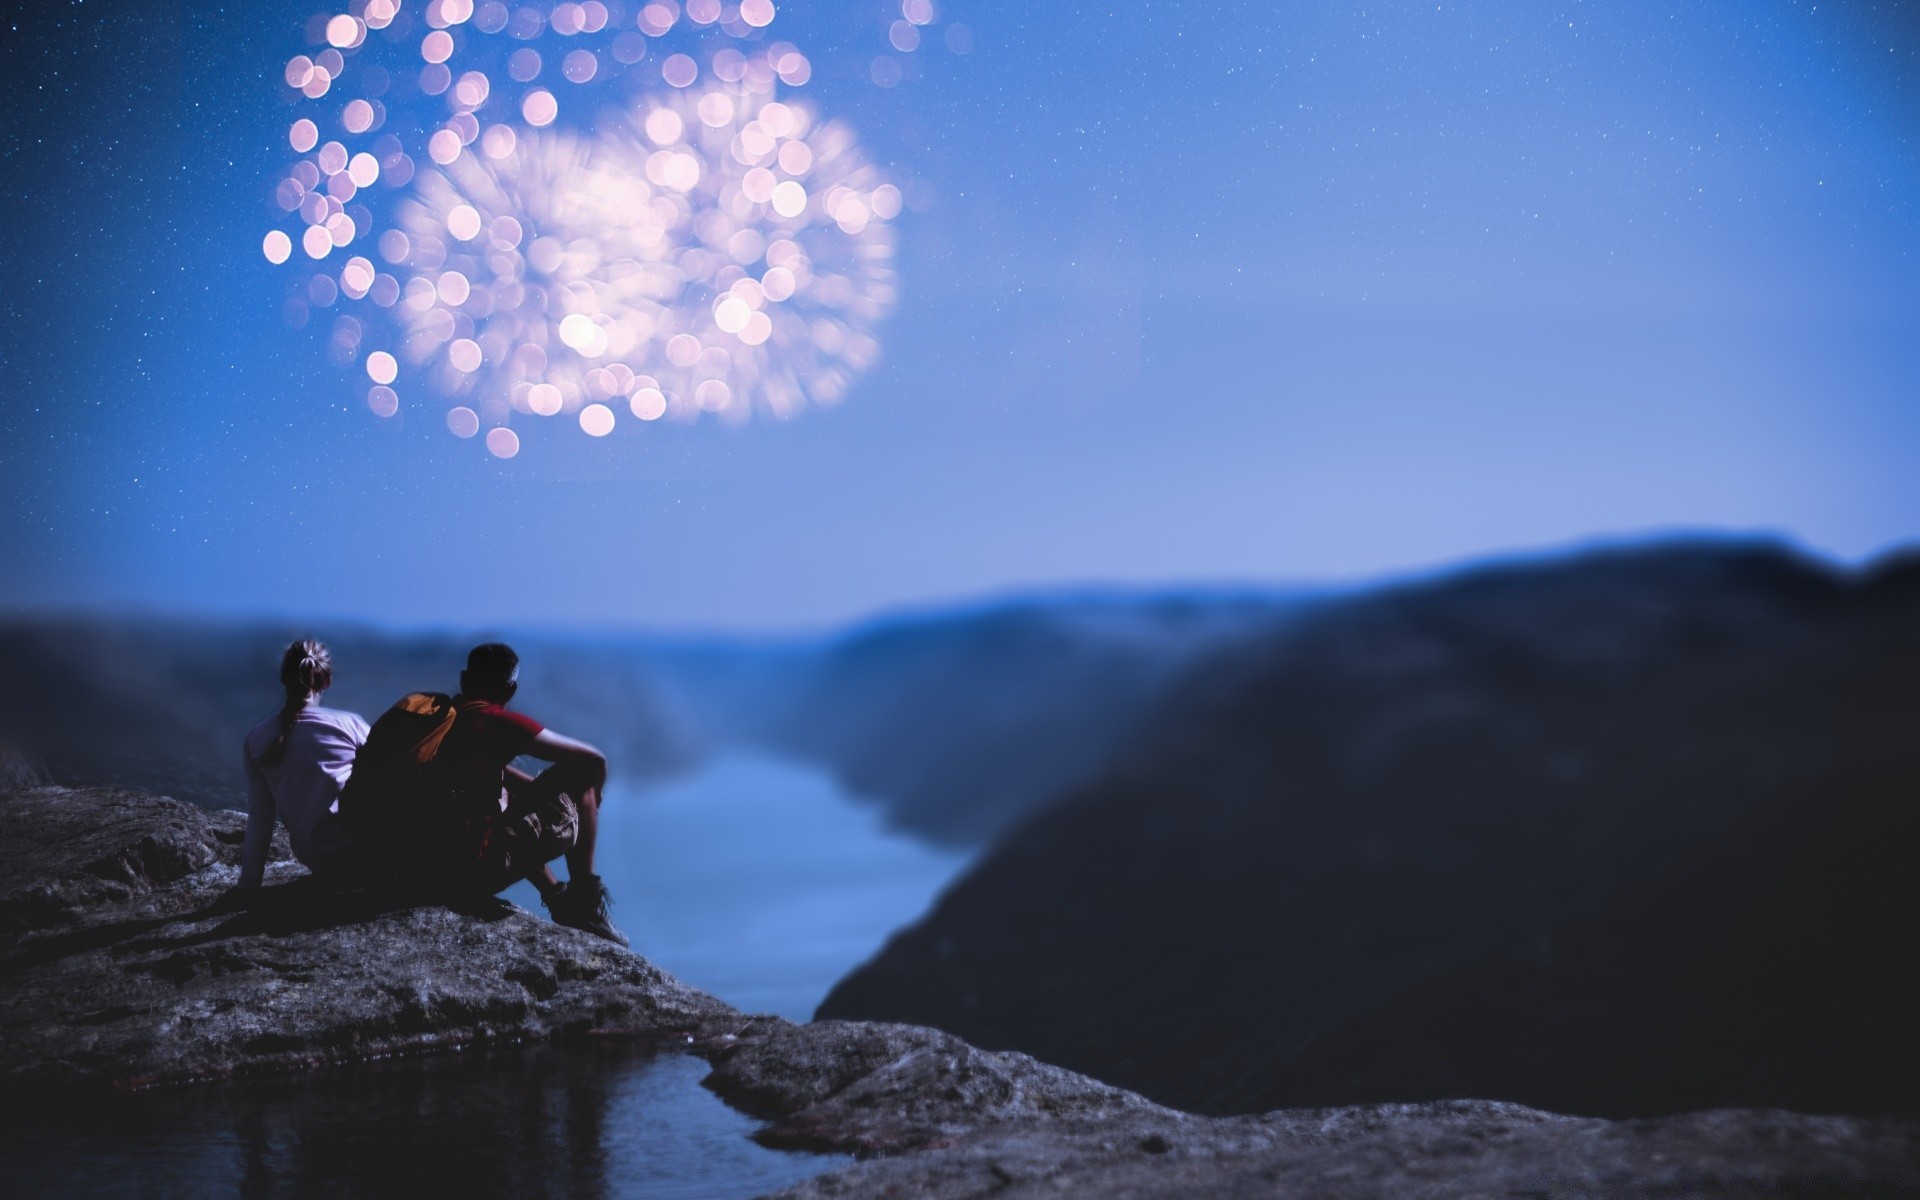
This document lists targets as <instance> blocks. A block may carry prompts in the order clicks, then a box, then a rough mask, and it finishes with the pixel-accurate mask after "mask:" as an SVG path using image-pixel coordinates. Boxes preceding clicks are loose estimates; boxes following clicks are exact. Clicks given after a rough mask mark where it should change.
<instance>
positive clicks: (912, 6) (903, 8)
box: [900, 0, 933, 25]
mask: <svg viewBox="0 0 1920 1200" xmlns="http://www.w3.org/2000/svg"><path fill="white" fill-rule="evenodd" d="M900 15H901V16H902V17H905V18H906V19H907V20H908V21H911V22H912V23H913V24H915V25H931V24H933V0H900Z"/></svg>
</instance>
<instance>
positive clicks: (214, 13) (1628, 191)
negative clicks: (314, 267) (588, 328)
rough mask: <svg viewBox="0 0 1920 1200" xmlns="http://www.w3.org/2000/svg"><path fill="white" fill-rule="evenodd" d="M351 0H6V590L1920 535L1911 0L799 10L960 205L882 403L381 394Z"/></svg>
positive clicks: (778, 595) (1157, 564)
mask: <svg viewBox="0 0 1920 1200" xmlns="http://www.w3.org/2000/svg"><path fill="white" fill-rule="evenodd" d="M310 11H311V6H310V5H308V4H285V3H280V2H279V0H272V2H264V0H251V2H249V3H246V4H237V3H228V4H191V5H155V4H142V3H133V2H130V0H113V2H106V0H87V2H86V3H73V4H69V3H67V2H66V0H32V2H31V3H26V4H20V3H11V4H8V6H7V14H8V15H7V16H6V18H5V19H4V21H0V37H3V38H4V40H3V41H0V78H4V81H5V82H4V84H0V86H3V87H4V89H5V109H4V112H0V118H3V119H0V153H4V156H5V161H4V171H3V172H0V174H3V175H4V179H0V192H4V194H5V200H4V206H5V207H4V212H5V216H4V220H3V221H0V278H4V279H5V280H6V281H7V282H6V287H5V289H4V296H0V369H3V370H4V374H5V379H6V384H7V386H6V392H5V398H4V400H0V501H4V503H5V504H6V508H7V513H8V516H9V519H8V521H7V522H6V524H5V527H4V532H0V560H3V561H4V562H5V563H6V564H7V566H6V569H5V571H4V572H0V606H6V607H20V606H30V607H43V606H54V607H64V606H69V605H86V606H90V607H93V606H109V605H117V604H123V603H131V604H138V605H141V606H143V607H149V608H163V609H173V610H194V611H202V610H211V611H218V612H283V613H302V614H317V615H338V616H353V617H361V618H367V619H373V620H378V621H386V622H400V623H406V624H417V623H438V622H442V621H448V622H457V623H463V624H474V623H478V624H492V623H508V622H512V623H524V622H538V623H543V624H579V623H588V622H604V621H614V622H619V623H621V624H644V625H649V626H661V627H674V626H698V627H702V628H764V627H781V626H792V625H803V624H813V623H818V622H823V621H832V620H838V619H843V618H847V617H851V616H854V615H857V614H860V613H864V612H867V611H870V610H873V609H876V608H880V607H886V606H891V605H896V604H900V603H906V602H919V601H925V600H929V599H935V598H940V597H945V596H956V595H962V594H971V593H978V592H983V591H997V590H1004V589H1007V588H1011V587H1023V586H1032V585H1049V584H1056V583H1064V582H1079V581H1106V582H1122V583H1126V582H1158V581H1172V580H1213V579H1231V580H1237V581H1244V580H1269V579H1270V580H1276V581H1292V580H1318V579H1331V578H1352V577H1357V576H1368V575H1374V574H1380V573H1385V572H1398V571H1405V570H1409V569H1418V568H1421V567H1423V566H1428V565H1434V564H1439V563H1444V562H1449V561H1455V560H1459V559H1462V558H1470V557H1478V556H1483V555H1487V554H1490V553H1497V552H1501V551H1505V550H1510V549H1522V548H1533V547H1540V546H1547V545H1553V544H1559V543H1564V542H1568V541H1575V540H1581V539H1586V538H1590V537H1595V536H1618V535H1631V534H1636V533H1639V532H1644V531H1651V530H1662V529H1671V528H1677V527H1684V528H1696V529H1697V528H1707V529H1733V530H1742V531H1749V530H1764V531H1775V532H1779V533H1782V534H1785V535H1786V536H1789V537H1792V538H1794V539H1797V540H1799V541H1801V542H1803V543H1805V544H1807V545H1810V546H1812V547H1815V548H1818V549H1821V550H1824V551H1827V552H1830V553H1833V554H1837V555H1841V556H1845V557H1859V556H1864V555H1868V554H1871V553H1874V552H1876V551H1878V550H1880V549H1883V548H1885V547H1888V546H1890V545H1893V544H1897V543H1900V542H1903V541H1906V540H1908V539H1910V538H1913V537H1914V536H1915V535H1916V534H1917V533H1920V471H1916V470H1915V463H1916V457H1917V456H1916V451H1920V304H1917V303H1916V301H1915V296H1916V295H1920V253H1917V252H1920V207H1916V205H1917V204H1920V187H1917V186H1916V185H1917V184H1920V146H1917V145H1916V134H1920V90H1917V85H1920V60H1917V59H1916V50H1920V30H1916V25H1915V21H1914V19H1913V17H1912V15H1911V13H1903V11H1902V7H1901V6H1900V5H1897V4H1890V3H1881V4H1864V3H1844V2H1842V3H1821V4H1819V5H1817V6H1816V5H1813V4H1808V3H1784V2H1778V0H1675V2H1674V3H1669V4H1649V3H1639V2H1634V0H1625V2H1616V3H1607V4H1598V3H1591V4H1589V3H1555V4H1548V3H1541V2H1539V0H1487V2H1481V3H1474V4H1464V5H1458V6H1456V5H1454V4H1451V3H1444V4H1434V3H1431V2H1429V3H1367V4H1351V3H1328V2H1312V3H1305V2H1303V3H1270V2H1263V3H1221V4H1213V5H1205V6H1201V5H1186V4H1181V5H1175V4H1155V5H1150V6H1149V5H1146V4H1131V5H1128V4H1113V5H1091V4H1079V3H1052V4H1044V5H1035V4H1020V5H1015V4H998V3H994V4H989V3H985V2H984V0H952V2H951V3H950V4H948V5H947V6H946V7H945V9H944V10H943V16H944V17H946V18H949V19H952V20H958V21H963V22H965V23H966V24H967V25H968V26H970V27H971V29H972V30H973V32H974V35H975V44H976V48H975V50H974V52H973V53H972V54H971V55H969V56H966V57H960V56H956V55H954V54H952V53H950V52H948V51H947V50H946V49H945V48H944V47H943V46H942V45H941V44H940V42H939V39H938V38H933V39H929V40H930V43H931V45H930V46H929V48H926V49H923V50H922V51H920V52H919V53H918V54H917V55H916V56H915V63H914V66H915V67H916V68H917V69H918V72H919V76H920V77H919V78H917V79H909V80H908V81H907V82H905V83H903V84H902V85H901V86H900V87H898V88H894V89H891V90H888V89H882V88H879V87H877V86H875V85H874V84H873V83H872V81H871V80H870V78H869V77H868V65H869V63H870V60H871V59H872V57H873V56H874V55H875V54H878V53H880V52H882V51H884V50H885V49H886V45H885V38H886V26H887V22H888V20H889V19H890V18H891V16H893V15H895V14H894V12H893V11H892V10H891V8H890V6H888V5H887V4H885V3H881V2H878V0H876V2H875V3H866V2H865V0H835V2H833V3H826V2H824V0H813V2H806V3H803V2H797V0H796V2H794V3H788V4H785V5H782V6H781V15H780V23H779V25H778V26H777V27H776V28H777V30H778V31H779V32H781V33H782V34H783V36H786V37H788V38H790V39H791V40H793V41H795V42H797V43H799V44H800V45H801V47H802V48H803V49H805V50H807V51H808V52H809V53H810V54H811V55H812V56H813V58H814V62H815V65H816V75H815V79H814V82H813V83H812V84H811V85H809V87H808V89H807V90H808V91H809V92H811V93H812V95H813V98H814V101H815V102H816V103H817V104H818V105H819V107H820V108H821V109H823V110H824V111H825V112H826V113H828V114H830V115H836V116H840V117H843V118H846V119H848V120H849V121H851V122H852V123H853V124H854V125H855V126H856V127H857V128H858V129H859V131H860V134H861V136H862V138H863V140H864V142H865V144H866V147H867V150H868V152H869V154H870V155H872V156H873V157H874V158H875V159H877V160H878V161H879V162H881V163H883V164H885V165H886V166H887V167H888V169H889V170H890V171H892V172H893V173H894V174H895V175H896V176H897V177H899V178H902V179H908V180H913V181H917V183H918V184H919V185H921V186H922V187H923V188H924V190H925V192H926V193H927V194H928V195H930V196H931V198H932V202H931V204H930V206H929V207H927V208H926V209H925V211H921V212H915V213H910V214H908V215H907V216H906V217H905V218H903V220H902V221H901V223H900V229H901V259H900V269H901V285H902V287H901V302H900V305H899V307H898V309H897V311H896V313H895V314H894V316H893V317H892V318H891V319H890V321H889V322H888V324H887V325H886V326H885V327H884V329H883V331H882V342H883V345H884V359H883V361H882V363H881V365H880V366H879V367H878V368H877V369H876V370H875V371H874V372H873V373H871V374H870V375H869V376H867V377H866V378H865V379H864V380H863V381H862V382H861V383H860V384H859V385H858V386H857V388H856V390H855V391H854V393H853V395H852V396H851V398H850V399H849V400H848V401H847V402H846V403H844V404H843V405H841V406H840V407H839V408H837V409H835V410H833V411H830V412H813V413H810V414H808V415H806V416H805V417H803V418H801V419H799V420H797V421H794V422H792V423H789V424H785V425H778V424H774V423H772V422H765V421H763V422H758V423H755V424H753V425H751V426H749V427H747V428H745V429H740V430H734V429H724V428H721V427H719V426H718V425H716V424H712V423H708V424H705V425H700V426H692V427H669V426H665V425H657V426H647V427H639V426H637V425H636V424H634V423H631V422H630V423H629V424H628V425H627V426H623V427H622V428H621V429H619V430H617V431H616V435H615V436H613V437H610V438H607V439H605V440H604V441H589V440H588V439H586V438H584V437H580V436H577V435H576V436H566V437H548V438H529V439H528V441H527V444H526V448H525V449H524V450H523V452H522V453H521V455H520V456H519V457H518V458H516V459H513V460H511V461H508V462H500V461H496V460H493V459H491V458H489V457H487V456H486V455H485V454H484V453H483V452H482V451H481V449H480V447H479V446H478V445H477V444H475V443H473V442H462V441H457V440H455V439H453V438H451V437H449V436H448V435H447V434H446V432H445V429H444V427H443V426H442V424H441V422H440V420H439V416H438V410H434V409H425V408H423V409H421V410H419V411H415V412H411V413H408V414H403V419H402V420H400V421H393V422H382V421H381V420H379V419H378V418H376V417H374V416H372V415H371V414H370V413H368V412H367V410H366V407H365V405H364V403H362V401H361V399H360V397H361V393H362V391H363V389H364V381H361V382H360V383H358V384H356V383H355V382H354V380H355V378H356V377H355V376H353V375H352V374H350V373H348V372H343V371H341V370H340V369H339V368H336V367H334V366H332V365H330V364H329V363H328V362H327V360H326V357H325V353H324V345H323V342H324V335H323V334H320V333H317V332H314V331H305V332H297V331H293V330H290V329H288V328H287V327H286V326H285V325H284V323H283V322H282V320H281V318H280V316H279V303H280V297H281V295H282V288H283V287H284V284H285V279H284V276H283V275H281V274H279V273H277V272H276V271H275V269H274V268H272V267H271V266H270V265H269V264H267V263H266V262H265V260H264V259H263V258H262V257H261V255H260V251H259V242H260V236H261V234H262V233H263V232H264V230H265V228H266V227H267V220H268V207H267V205H268V199H267V197H268V194H269V188H268V184H267V180H268V178H269V174H270V172H272V171H274V170H275V169H276V168H278V167H280V166H281V165H282V164H283V163H284V161H285V156H284V153H283V147H284V144H285V143H284V136H285V127H286V122H287V121H288V120H289V119H290V111H291V110H290V109H289V107H288V106H287V104H285V103H284V101H283V99H282V97H281V88H280V86H279V83H278V77H279V73H280V70H281V66H282V64H283V63H284V62H285V59H286V57H287V56H288V55H289V54H291V53H294V52H297V51H298V50H300V49H301V48H303V43H302V42H301V40H300V37H299V33H298V29H299V25H300V23H301V20H302V19H303V18H304V17H305V16H307V15H308V13H309V12H310Z"/></svg>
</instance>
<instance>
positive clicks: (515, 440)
mask: <svg viewBox="0 0 1920 1200" xmlns="http://www.w3.org/2000/svg"><path fill="white" fill-rule="evenodd" d="M487 451H488V453H490V454H492V455H493V456H494V457H495V458H512V457H513V456H514V455H516V454H518V453H520V435H519V434H517V433H515V432H514V431H513V430H511V429H508V428H507V427H506V426H505V425H500V426H496V427H495V428H493V429H489V430H487Z"/></svg>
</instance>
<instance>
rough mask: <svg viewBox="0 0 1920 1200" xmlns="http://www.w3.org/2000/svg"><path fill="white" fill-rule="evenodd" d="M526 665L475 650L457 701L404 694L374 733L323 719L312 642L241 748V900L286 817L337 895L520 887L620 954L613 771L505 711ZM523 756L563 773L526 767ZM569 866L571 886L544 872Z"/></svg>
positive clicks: (291, 661)
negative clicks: (561, 862)
mask: <svg viewBox="0 0 1920 1200" xmlns="http://www.w3.org/2000/svg"><path fill="white" fill-rule="evenodd" d="M519 676H520V656H519V655H517V654H515V653H514V652H513V649H512V648H511V647H509V646H506V645H503V644H501V643H499V642H489V643H487V644H486V645H483V646H475V647H474V648H473V651H472V653H470V654H469V655H468V656H467V668H466V670H464V671H462V672H461V673H460V694H459V695H457V696H445V695H440V694H438V693H433V692H415V693H413V694H412V695H409V696H404V697H402V698H401V699H400V701H399V702H398V703H396V704H395V705H394V706H393V707H392V708H391V709H389V710H387V712H386V713H385V714H384V715H382V716H381V718H380V719H379V721H378V722H376V723H375V724H374V725H373V726H372V727H371V728H369V727H368V725H367V723H366V721H365V720H363V719H361V718H360V717H359V716H358V715H357V714H355V713H350V712H345V711H342V710H339V709H332V708H323V707H321V705H320V694H321V693H322V692H324V691H326V689H327V687H328V685H330V684H331V683H332V682H333V660H332V658H331V656H330V655H329V654H328V653H327V648H326V647H325V646H324V645H322V644H321V643H319V642H317V641H312V640H310V639H309V640H303V641H297V642H294V643H293V644H292V645H290V646H288V647H287V650H286V653H285V654H284V655H283V656H282V657H281V661H280V682H281V684H282V685H283V686H284V687H285V688H286V693H287V700H286V704H285V705H284V706H283V707H282V708H281V709H280V711H279V713H277V714H276V715H274V716H272V717H269V718H267V719H266V720H264V721H262V722H260V724H258V725H256V726H254V728H253V730H252V731H251V732H249V733H248V734H247V738H246V746H245V752H246V772H247V837H246V849H245V853H244V855H243V856H242V859H241V868H240V882H239V885H238V887H237V888H236V889H235V895H236V898H237V899H239V900H242V901H244V900H246V899H247V898H248V897H250V896H252V895H254V894H256V893H257V890H258V889H259V887H260V883H261V878H262V875H263V874H264V872H265V870H266V861H267V848H268V845H269V843H270V842H271V840H272V838H273V826H274V821H275V819H276V817H277V818H278V819H279V821H280V822H281V823H283V824H284V825H286V827H287V837H288V840H289V841H290V842H291V843H292V844H293V854H294V857H295V858H297V859H299V860H300V861H301V862H302V863H304V864H305V865H306V866H307V868H308V869H309V870H311V871H312V872H313V873H314V874H315V875H316V876H319V877H320V878H321V879H323V880H325V881H329V882H332V883H335V884H338V885H340V886H343V887H360V886H367V885H397V886H400V887H403V888H407V889H409V890H419V891H424V892H425V893H427V894H429V895H437V896H440V897H444V898H447V899H456V900H458V899H470V898H473V897H477V896H490V895H493V894H495V893H497V892H500V891H502V890H504V889H505V888H507V887H509V886H511V885H512V884H514V883H517V882H518V881H520V880H522V879H530V880H532V881H533V884H534V886H535V887H536V888H538V889H539V891H540V897H541V899H542V901H544V902H545V904H546V906H547V910H548V911H549V912H550V913H552V914H553V919H554V921H556V922H557V923H559V924H561V925H569V926H572V927H573V928H575V929H584V930H586V931H587V932H589V933H592V934H596V935H598V936H600V937H603V938H607V939H608V940H610V941H614V942H618V943H620V944H621V945H623V946H624V945H626V942H627V939H626V938H625V937H624V936H622V935H621V933H620V931H619V930H617V929H615V928H614V927H613V925H612V924H611V923H610V922H609V921H608V919H607V908H608V905H609V903H610V901H609V899H608V896H607V889H606V885H605V884H603V883H601V881H600V877H599V876H598V875H596V874H594V871H593V849H594V841H595V836H596V834H597V832H598V829H599V824H600V799H601V796H602V794H603V793H604V791H605V787H606V781H607V760H606V757H605V756H604V755H602V754H601V753H600V751H598V750H596V749H594V748H593V747H592V746H589V745H587V744H586V743H585V742H580V741H575V740H574V739H573V738H569V737H564V736H562V735H560V734H557V733H555V732H553V731H552V730H551V729H547V728H545V727H544V726H542V725H541V724H540V723H539V722H538V721H535V720H532V719H531V718H529V717H526V716H523V715H521V714H520V713H516V712H510V711H508V709H507V707H506V706H507V703H508V702H509V701H510V700H512V699H513V694H514V692H515V691H516V690H517V689H518V687H519ZM521 755H526V756H529V757H532V758H537V759H543V760H545V761H547V762H549V763H552V764H553V765H552V766H550V767H548V768H547V769H546V770H545V771H542V772H541V773H540V774H539V775H537V776H535V775H528V774H527V773H526V772H524V771H521V770H518V769H517V768H515V767H514V766H513V765H512V764H513V760H514V759H516V758H518V757H520V756H521ZM562 856H565V858H566V860H567V871H568V879H567V880H566V881H565V882H562V881H560V880H559V879H556V878H555V877H554V874H553V871H552V869H551V868H550V867H549V866H548V865H547V864H548V863H550V862H552V861H553V860H554V859H557V858H560V857H562Z"/></svg>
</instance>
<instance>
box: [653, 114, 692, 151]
mask: <svg viewBox="0 0 1920 1200" xmlns="http://www.w3.org/2000/svg"><path fill="white" fill-rule="evenodd" d="M642 128H644V129H645V130H646V131H647V136H648V137H649V138H651V139H653V142H654V144H655V145H657V146H671V145H673V144H674V143H675V142H677V141H679V140H680V135H681V134H682V133H684V132H685V131H686V123H685V122H684V121H682V120H681V119H680V114H679V113H677V112H675V111H673V110H672V109H670V108H656V109H654V110H652V111H651V112H649V113H648V114H647V117H646V121H645V123H644V124H643V126H642Z"/></svg>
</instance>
